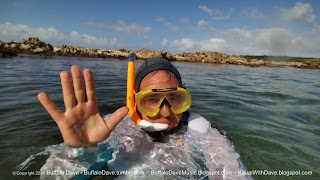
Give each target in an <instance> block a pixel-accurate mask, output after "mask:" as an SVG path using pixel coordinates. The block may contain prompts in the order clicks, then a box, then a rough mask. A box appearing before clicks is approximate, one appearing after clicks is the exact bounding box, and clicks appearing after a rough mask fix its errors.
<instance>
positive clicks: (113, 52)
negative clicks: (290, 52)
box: [0, 37, 320, 69]
mask: <svg viewBox="0 0 320 180" xmlns="http://www.w3.org/2000/svg"><path fill="white" fill-rule="evenodd" d="M130 52H131V51H129V50H126V49H90V48H86V47H79V46H69V45H64V44H63V45H58V46H55V47H52V46H51V45H50V44H47V43H45V42H42V41H40V40H39V38H37V37H32V38H29V39H27V40H25V39H24V40H23V41H22V42H21V43H16V42H14V41H10V42H7V43H4V42H2V41H0V53H1V54H0V57H10V56H14V55H17V54H18V53H22V54H38V55H45V56H46V55H56V56H71V57H90V58H109V59H110V58H111V59H128V57H129V54H130ZM135 53H136V56H137V59H141V60H146V59H149V58H153V57H162V58H165V59H168V60H169V61H185V62H198V63H215V64H233V65H244V66H251V67H260V66H266V67H296V68H304V69H320V62H319V61H317V60H312V59H311V60H307V61H305V62H289V61H281V58H280V60H277V59H275V60H261V59H253V58H252V59H251V58H250V57H249V58H248V57H247V56H246V58H245V57H243V56H232V55H229V54H226V53H219V52H209V51H197V52H194V53H191V52H183V53H179V54H173V53H169V52H166V51H163V50H149V49H145V48H143V49H140V50H139V51H136V52H135Z"/></svg>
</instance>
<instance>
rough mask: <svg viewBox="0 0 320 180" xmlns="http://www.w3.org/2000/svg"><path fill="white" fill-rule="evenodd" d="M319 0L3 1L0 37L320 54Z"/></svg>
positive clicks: (242, 52)
mask: <svg viewBox="0 0 320 180" xmlns="http://www.w3.org/2000/svg"><path fill="white" fill-rule="evenodd" d="M319 16H320V1H319V0H305V1H302V0H301V1H295V0H265V1H263V0H261V1H259V0H255V1H253V0H245V1H240V0H210V1H209V0H206V1H205V0H193V1H191V0H161V1H152V0H139V1H138V0H137V1H134V0H104V1H102V0H101V1H95V0H92V1H80V0H77V1H75V0H74V1H73V0H69V1H62V0H55V1H42V0H29V1H24V0H0V40H1V41H3V42H9V41H11V40H13V41H15V42H21V41H22V39H27V38H29V37H39V39H40V40H41V41H44V42H47V43H50V44H51V45H53V46H56V45H61V44H66V45H73V46H82V47H88V48H99V49H122V48H123V49H127V50H132V51H137V50H140V49H141V48H146V49H151V50H165V51H167V52H170V53H181V52H196V51H212V52H223V53H228V54H231V55H273V56H296V57H317V58H319V57H320V20H319Z"/></svg>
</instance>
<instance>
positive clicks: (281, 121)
mask: <svg viewBox="0 0 320 180" xmlns="http://www.w3.org/2000/svg"><path fill="white" fill-rule="evenodd" d="M141 63H142V61H137V66H138V65H139V64H141ZM74 64H77V65H79V66H80V67H81V68H82V69H84V68H89V69H91V70H92V72H93V75H94V77H95V83H96V89H97V95H98V103H99V109H100V113H101V114H102V115H107V114H110V113H112V112H113V111H114V110H116V109H117V108H119V107H121V106H124V105H125V96H126V71H127V61H126V60H112V59H87V58H66V57H48V58H40V57H30V58H19V57H14V58H4V59H0V177H8V178H9V179H12V178H17V176H16V177H13V176H12V175H11V174H12V172H13V171H15V170H17V169H18V166H19V165H20V164H21V163H23V162H24V161H25V160H26V159H29V160H30V159H31V160H32V161H31V163H30V162H29V165H28V168H27V169H26V170H28V171H38V170H40V168H41V167H42V166H43V164H44V163H45V162H46V159H47V158H48V157H47V156H41V157H36V156H35V155H36V154H37V153H39V152H42V151H43V150H44V149H45V148H47V147H48V146H50V145H55V144H60V143H61V142H63V139H62V136H61V134H60V131H59V129H58V127H57V126H56V124H55V122H54V121H53V120H52V119H51V117H50V116H49V114H48V113H47V112H46V110H45V109H44V108H43V107H42V105H41V104H40V102H39V101H38V99H37V94H38V93H39V92H47V93H48V94H49V95H50V96H51V98H52V99H53V101H54V102H55V103H57V105H58V106H59V107H60V108H61V109H62V110H63V109H64V104H63V97H62V90H61V85H60V78H59V73H60V72H61V71H64V70H67V71H69V72H70V67H71V66H72V65H74ZM173 64H174V65H175V66H176V67H177V68H178V69H179V71H180V73H181V75H182V79H183V81H184V83H185V85H186V87H187V89H188V90H189V91H190V92H191V93H192V100H193V102H192V107H191V111H194V112H197V113H199V114H201V115H202V116H204V117H205V118H206V119H208V120H209V121H210V122H211V124H212V127H215V128H217V129H218V130H219V131H221V132H223V133H226V136H227V137H228V139H229V140H230V141H231V142H232V143H233V145H234V147H235V149H236V151H237V152H238V153H239V154H240V158H241V161H242V162H243V164H244V165H245V167H246V168H247V170H248V171H251V172H253V171H255V170H257V171H262V172H273V171H277V172H278V174H279V171H282V170H283V171H300V173H303V171H309V173H310V172H311V173H312V175H305V176H303V175H300V176H286V175H277V176H275V175H272V176H270V175H253V178H254V179H319V178H320V165H319V164H320V80H319V77H320V71H319V70H305V69H297V68H290V67H285V68H267V67H258V68H252V67H245V66H236V65H213V64H202V63H185V62H173ZM8 178H5V179H8ZM20 178H23V177H20ZM37 178H38V177H33V178H32V179H37Z"/></svg>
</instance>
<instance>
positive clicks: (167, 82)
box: [140, 70, 180, 90]
mask: <svg viewBox="0 0 320 180" xmlns="http://www.w3.org/2000/svg"><path fill="white" fill-rule="evenodd" d="M179 86H180V82H179V80H178V78H177V77H176V76H175V75H174V74H173V73H172V72H170V71H165V70H158V71H154V72H151V73H149V74H148V75H146V76H145V77H144V78H143V79H142V81H141V84H140V90H146V89H165V88H172V87H179Z"/></svg>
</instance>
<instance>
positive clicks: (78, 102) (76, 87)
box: [38, 65, 128, 147]
mask: <svg viewBox="0 0 320 180" xmlns="http://www.w3.org/2000/svg"><path fill="white" fill-rule="evenodd" d="M71 72H72V78H73V86H72V82H71V77H70V74H69V73H68V72H66V71H63V72H61V73H60V78H61V85H62V91H63V99H64V104H65V108H66V111H65V112H62V111H61V110H60V109H59V108H58V107H57V106H56V105H55V104H54V102H53V101H52V100H51V98H50V97H49V96H48V95H47V94H46V93H44V92H41V93H39V94H38V99H39V101H40V102H41V104H42V105H43V106H44V108H45V109H46V110H47V111H48V113H49V114H50V115H51V117H52V118H53V119H54V121H55V122H56V123H57V125H58V127H59V129H60V131H61V134H62V137H63V139H64V141H65V143H66V145H68V146H72V147H81V146H90V145H93V144H96V143H98V142H100V141H103V140H104V139H106V138H107V137H108V136H109V135H110V133H111V132H112V130H113V129H114V128H115V126H116V125H117V124H118V123H119V122H120V121H121V120H122V119H123V118H124V116H125V115H126V114H127V113H128V108H127V107H122V108H119V109H118V110H116V111H115V112H114V113H113V114H112V116H111V117H110V118H109V119H108V120H107V121H105V120H104V119H103V118H102V117H101V115H100V113H99V109H98V103H97V97H96V89H95V84H94V79H93V75H92V73H91V71H90V70H89V69H85V70H84V71H83V72H84V80H85V87H84V84H83V78H82V74H81V69H80V68H79V67H78V66H76V65H74V66H72V67H71Z"/></svg>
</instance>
